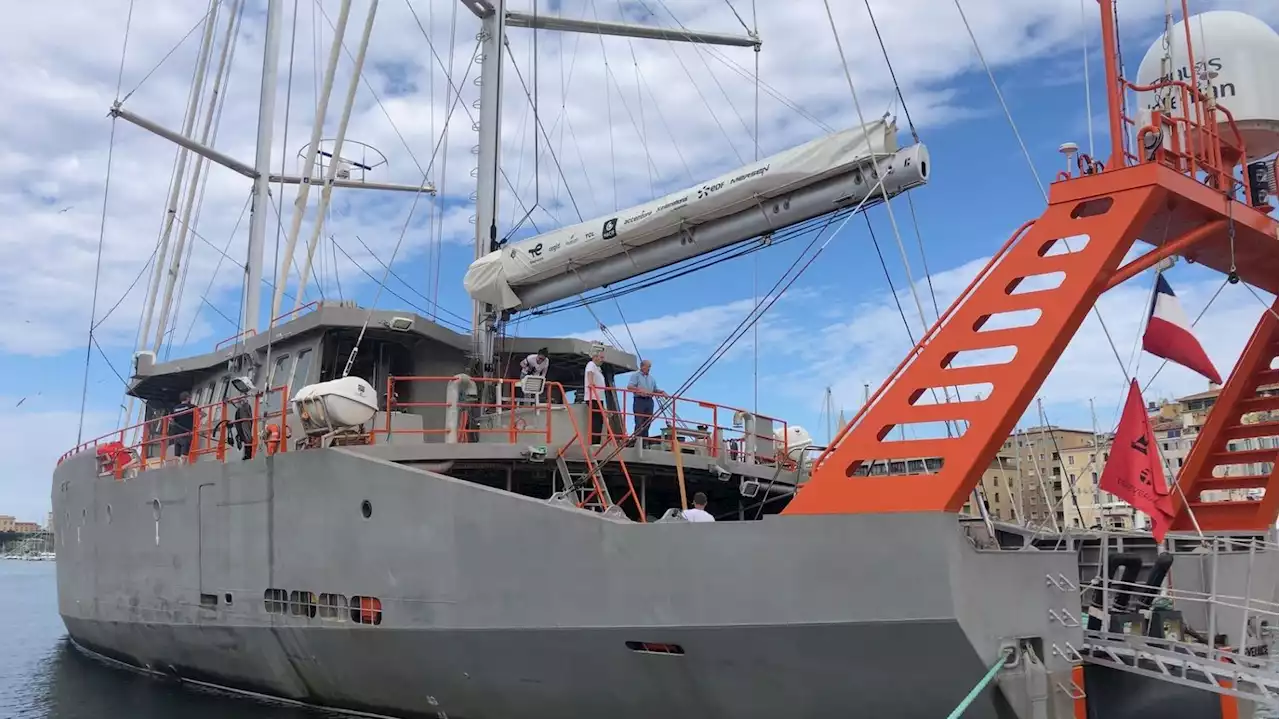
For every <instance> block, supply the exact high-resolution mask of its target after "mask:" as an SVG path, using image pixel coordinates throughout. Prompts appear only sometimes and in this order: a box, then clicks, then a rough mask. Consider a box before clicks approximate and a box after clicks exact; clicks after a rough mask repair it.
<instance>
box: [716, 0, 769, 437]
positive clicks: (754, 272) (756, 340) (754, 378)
mask: <svg viewBox="0 0 1280 719" xmlns="http://www.w3.org/2000/svg"><path fill="white" fill-rule="evenodd" d="M724 1H725V2H726V3H728V4H729V9H730V10H733V4H732V3H729V0H724ZM733 14H734V15H737V14H738V11H737V10H734V12H733ZM738 21H739V22H742V18H738ZM743 27H744V28H745V27H746V23H743ZM747 32H749V33H751V34H752V35H753V36H755V37H757V38H759V37H760V24H759V18H758V17H757V15H756V0H751V28H750V29H748V30H747ZM753 49H754V50H755V73H754V74H755V76H756V81H755V97H754V116H753V125H754V129H753V131H752V133H751V136H752V139H753V140H754V145H755V147H754V154H753V156H752V161H753V162H759V161H760V46H759V45H756V46H755V48H753ZM759 283H760V258H759V257H756V256H754V255H753V256H752V257H751V302H752V303H753V304H754V303H757V302H759V301H760V285H759ZM751 413H752V414H759V413H760V325H759V323H756V324H752V325H751Z"/></svg>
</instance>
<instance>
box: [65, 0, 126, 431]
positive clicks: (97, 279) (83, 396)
mask: <svg viewBox="0 0 1280 719" xmlns="http://www.w3.org/2000/svg"><path fill="white" fill-rule="evenodd" d="M133 4H134V0H129V10H128V13H127V14H126V15H125V21H124V41H123V44H122V46H121V48H120V69H119V70H118V71H117V72H116V103H117V104H119V102H120V87H121V85H123V84H124V61H125V57H126V56H127V55H128V52H129V31H130V30H131V29H132V27H133ZM117 119H118V118H117V117H116V116H115V115H114V114H113V115H112V116H111V136H110V138H109V139H108V141H107V173H106V177H105V178H104V179H103V183H102V218H101V220H100V221H99V223H98V252H97V257H96V259H95V260H94V267H93V299H92V300H91V301H90V303H89V336H88V338H87V339H86V340H85V348H84V379H83V380H82V382H81V384H80V419H79V421H78V422H77V423H76V444H77V445H78V444H80V442H81V441H82V440H83V438H84V411H85V406H86V404H87V403H88V400H89V360H90V359H92V357H93V354H92V352H93V348H94V347H95V346H96V345H97V340H95V339H94V336H93V330H94V328H95V327H97V325H96V324H95V320H96V319H97V314H98V287H99V286H100V284H101V281H102V247H103V245H105V244H106V240H107V203H108V200H109V199H110V197H111V161H112V159H113V157H112V156H113V155H114V154H115V148H116V120H117Z"/></svg>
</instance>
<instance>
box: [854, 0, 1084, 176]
mask: <svg viewBox="0 0 1280 719" xmlns="http://www.w3.org/2000/svg"><path fill="white" fill-rule="evenodd" d="M1083 1H1084V0H1081V2H1083ZM862 4H863V5H865V6H866V8H867V17H869V18H871V29H872V30H874V31H875V34H876V42H878V43H880V54H882V55H884V64H885V65H886V66H888V68H889V79H890V80H892V81H893V89H894V91H895V92H896V93H897V94H898V102H899V103H901V104H902V114H904V115H906V117H907V127H908V128H910V129H911V139H913V140H915V141H916V142H920V134H919V133H918V132H916V124H915V123H914V122H912V120H911V111H910V110H908V109H907V98H905V97H903V95H902V86H901V85H899V84H898V76H897V74H895V73H894V72H893V63H892V62H891V61H890V60H889V50H888V48H886V47H885V44H884V37H883V36H882V35H881V34H880V26H879V25H878V24H877V23H876V14H875V13H874V12H872V11H871V0H862ZM910 196H911V195H907V197H910Z"/></svg>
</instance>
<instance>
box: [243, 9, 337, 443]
mask: <svg viewBox="0 0 1280 719" xmlns="http://www.w3.org/2000/svg"><path fill="white" fill-rule="evenodd" d="M317 6H318V5H317ZM339 40H340V38H338V36H337V31H336V30H335V31H334V38H333V41H334V42H338V41H339ZM297 45H298V0H293V31H292V33H291V38H290V40H289V74H288V76H287V77H288V79H287V80H286V82H285V90H284V136H283V137H282V138H280V169H281V171H282V172H283V170H284V168H285V163H286V162H288V155H287V154H286V153H288V151H289V114H290V110H291V109H292V107H293V102H292V99H293V60H294V56H295V50H296V48H297ZM335 161H336V158H335ZM267 187H268V192H269V191H270V185H269V184H268V186H267ZM279 188H280V191H279V192H278V193H277V196H276V198H275V200H276V202H275V204H274V205H271V206H272V207H273V208H274V209H275V211H276V243H275V245H276V246H275V257H274V258H273V259H272V262H271V275H272V278H273V279H274V280H275V283H274V284H277V285H279V284H280V282H281V281H283V282H284V284H285V285H288V284H289V268H288V267H286V268H285V275H284V277H283V278H281V277H280V236H281V235H283V234H284V224H283V223H281V221H280V214H281V213H280V210H281V206H282V205H283V204H284V178H283V177H281V178H280V184H279ZM267 204H269V205H270V204H271V203H270V202H268V203H267ZM254 209H255V211H257V208H254ZM262 211H263V212H266V208H265V207H264V208H262ZM270 312H271V311H270V310H268V314H270ZM248 321H249V322H252V323H254V324H255V325H256V324H257V322H258V321H259V318H257V317H250V318H248ZM274 321H275V318H274V317H270V318H268V319H267V356H266V360H265V364H264V370H263V371H264V372H265V373H266V382H264V383H263V386H262V387H261V388H260V391H261V392H262V393H263V394H266V393H269V392H270V391H271V384H272V382H274V381H275V369H274V368H273V367H272V365H271V346H272V342H273V340H274V339H275V334H276V333H275V332H273V331H272V330H273V329H274V328H273V327H272V324H273V323H274ZM286 401H287V398H286ZM280 409H281V411H283V410H284V407H281V408H280ZM254 441H255V442H257V438H256V437H255V438H254Z"/></svg>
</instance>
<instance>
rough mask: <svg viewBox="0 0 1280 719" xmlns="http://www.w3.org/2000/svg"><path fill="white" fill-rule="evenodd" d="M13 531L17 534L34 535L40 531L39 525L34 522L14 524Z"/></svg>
mask: <svg viewBox="0 0 1280 719" xmlns="http://www.w3.org/2000/svg"><path fill="white" fill-rule="evenodd" d="M13 531H15V532H17V533H18V534H36V533H38V532H39V531H40V525H39V524H37V523H36V522H14V523H13Z"/></svg>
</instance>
